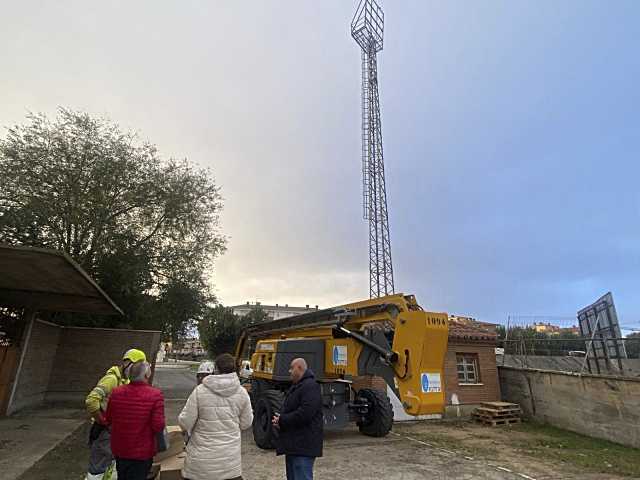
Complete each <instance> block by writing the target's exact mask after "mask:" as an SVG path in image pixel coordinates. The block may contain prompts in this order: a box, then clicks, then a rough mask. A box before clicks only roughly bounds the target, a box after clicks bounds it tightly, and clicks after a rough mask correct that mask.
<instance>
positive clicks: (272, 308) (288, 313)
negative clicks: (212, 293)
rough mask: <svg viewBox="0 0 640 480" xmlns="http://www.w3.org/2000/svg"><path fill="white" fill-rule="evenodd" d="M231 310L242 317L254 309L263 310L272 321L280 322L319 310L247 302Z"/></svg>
mask: <svg viewBox="0 0 640 480" xmlns="http://www.w3.org/2000/svg"><path fill="white" fill-rule="evenodd" d="M231 308H232V309H233V313H234V314H236V315H239V316H241V317H242V316H244V315H247V314H248V313H249V312H251V310H253V309H254V308H262V310H264V311H265V312H266V314H267V315H268V316H269V318H270V319H271V320H279V319H281V318H286V317H292V316H294V315H300V314H302V313H309V312H315V311H316V310H318V305H315V306H314V307H311V306H309V305H306V306H304V307H293V306H289V304H288V303H285V304H284V305H279V304H277V303H276V304H275V305H263V304H262V303H260V302H255V303H251V302H247V303H244V304H242V305H235V306H233V307H231Z"/></svg>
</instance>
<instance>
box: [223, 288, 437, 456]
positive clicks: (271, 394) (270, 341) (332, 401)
mask: <svg viewBox="0 0 640 480" xmlns="http://www.w3.org/2000/svg"><path fill="white" fill-rule="evenodd" d="M447 320H448V317H447V314H446V313H433V312H425V311H424V310H422V308H421V307H420V306H419V305H418V303H417V302H416V299H415V297H414V296H413V295H403V294H396V295H389V296H386V297H380V298H375V299H371V300H365V301H362V302H357V303H351V304H348V305H343V306H340V307H335V308H328V309H324V310H318V311H315V312H311V313H305V314H302V315H296V316H293V317H288V318H284V319H281V320H275V321H272V322H266V323H261V324H255V325H251V326H249V327H248V328H246V329H245V331H244V332H243V333H242V335H241V337H240V339H239V340H238V343H237V345H236V352H235V353H236V359H237V361H238V362H239V363H240V362H241V361H242V360H243V359H245V358H248V357H250V358H251V368H252V369H253V373H252V374H251V378H250V392H249V393H250V396H251V402H252V405H253V408H254V421H253V436H254V440H255V442H256V444H257V445H258V446H259V447H261V448H274V447H275V439H276V435H277V431H274V430H273V429H272V426H271V418H272V416H273V415H274V414H275V413H278V412H279V411H280V409H281V407H282V400H283V398H284V393H285V392H286V390H287V389H288V388H289V387H290V386H291V380H290V378H289V364H290V363H291V360H293V359H294V358H297V357H302V358H304V359H305V360H306V362H307V365H308V366H309V368H311V369H312V370H313V372H314V373H315V375H316V379H317V381H318V382H319V383H320V386H321V391H322V399H323V414H324V426H325V429H328V430H334V429H340V428H343V427H345V426H346V425H347V424H348V423H349V422H352V421H354V422H356V424H357V425H358V427H359V429H360V432H362V433H363V434H365V435H370V436H376V437H381V436H385V435H387V434H388V433H389V431H390V430H391V426H392V423H393V409H392V406H391V402H390V400H389V397H388V396H387V394H386V392H384V391H380V390H376V389H370V388H361V389H359V390H357V391H356V390H355V389H354V388H353V386H352V382H353V380H354V379H356V378H357V377H361V376H365V375H375V376H379V377H382V378H383V379H384V380H385V382H386V384H387V385H388V387H389V389H390V390H391V392H393V394H394V395H396V396H397V397H398V398H399V399H400V401H401V402H402V407H403V408H404V411H405V412H406V413H407V414H409V415H414V416H418V415H424V414H433V413H441V412H442V411H443V408H444V389H443V383H442V377H443V372H442V370H443V366H444V356H445V352H446V349H447V338H448V322H447Z"/></svg>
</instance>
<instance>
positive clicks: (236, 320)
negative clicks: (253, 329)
mask: <svg viewBox="0 0 640 480" xmlns="http://www.w3.org/2000/svg"><path fill="white" fill-rule="evenodd" d="M268 319H269V317H268V316H267V313H266V312H265V311H264V310H263V309H262V307H260V306H256V307H254V308H253V309H251V311H250V312H249V313H248V314H247V315H244V316H240V315H236V314H234V313H233V309H232V308H229V307H224V306H222V305H217V306H216V307H214V308H208V309H207V310H206V313H205V314H204V316H203V318H202V319H201V320H200V322H199V323H198V332H199V334H200V341H201V342H202V344H203V346H204V348H206V349H207V351H208V352H209V356H210V357H211V358H215V357H216V356H217V355H220V354H221V353H231V354H233V353H234V350H235V346H236V342H237V341H238V338H240V334H241V333H242V330H244V329H245V328H247V327H248V326H249V325H253V324H255V323H261V322H264V321H267V320H268Z"/></svg>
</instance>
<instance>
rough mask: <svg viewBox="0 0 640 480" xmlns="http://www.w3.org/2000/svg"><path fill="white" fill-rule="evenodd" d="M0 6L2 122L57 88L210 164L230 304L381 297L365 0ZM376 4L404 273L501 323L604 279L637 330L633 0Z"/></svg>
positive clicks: (405, 279)
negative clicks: (369, 144) (366, 172)
mask: <svg viewBox="0 0 640 480" xmlns="http://www.w3.org/2000/svg"><path fill="white" fill-rule="evenodd" d="M0 7H1V8H0V11H1V12H2V13H1V14H0V58H1V59H2V60H1V63H0V125H1V126H2V127H8V126H11V125H13V124H15V123H20V122H23V121H24V120H25V114H26V113H27V112H28V111H34V112H45V113H47V114H50V115H54V114H55V110H56V108H57V107H58V106H65V107H69V108H72V109H78V110H84V111H88V112H90V113H92V114H96V115H107V116H108V117H109V118H111V119H112V120H114V121H116V122H118V123H119V124H120V125H121V126H122V127H123V128H126V129H134V130H136V131H138V132H139V133H140V135H141V136H142V137H143V138H146V139H148V140H150V141H151V142H153V143H155V144H157V146H158V148H159V150H160V152H161V153H162V154H163V155H164V156H166V157H169V156H174V157H187V158H189V159H190V160H192V161H193V162H196V163H198V164H200V165H202V166H207V167H210V168H211V169H212V170H213V173H214V175H215V177H216V179H217V182H218V183H219V184H220V185H221V187H222V193H223V196H224V198H225V209H224V214H223V217H222V222H223V223H222V228H223V231H224V233H225V234H227V235H228V236H229V249H228V252H227V253H226V254H225V255H224V256H223V257H222V258H220V259H219V260H218V261H217V262H216V266H215V269H214V271H213V272H212V278H213V282H214V283H215V288H216V292H217V294H218V297H219V299H220V300H221V301H222V302H223V303H225V304H235V303H243V302H245V301H247V300H251V301H255V300H259V301H262V302H263V303H276V302H277V303H289V304H295V305H304V304H311V305H315V304H319V305H320V306H321V307H326V306H331V305H335V304H340V303H343V302H346V301H351V300H358V299H362V298H365V297H366V296H367V295H368V263H367V262H368V256H367V225H366V223H365V222H364V221H363V220H362V213H361V192H360V185H361V179H360V130H359V129H360V77H359V75H360V53H359V50H358V47H357V45H356V44H355V42H354V41H353V40H352V39H351V37H350V34H349V23H350V21H351V17H352V15H353V12H354V11H355V7H356V1H355V0H354V1H350V0H322V1H319V0H316V1H310V0H309V1H302V0H291V1H284V0H278V1H276V0H272V1H248V0H247V1H242V2H238V1H231V0H229V1H224V2H223V1H208V2H203V1H184V0H183V1H172V2H167V1H157V0H154V1H138V2H129V1H121V2H117V1H109V2H97V1H93V2H87V1H85V0H83V1H78V2H71V1H63V2H35V1H20V2H16V1H10V0H0ZM383 7H384V9H385V14H386V17H385V22H386V24H385V44H384V50H383V51H382V52H381V53H380V54H379V55H380V56H379V81H380V93H381V104H382V124H383V139H384V146H385V150H384V151H385V157H386V158H385V162H386V170H387V189H388V190H387V191H388V195H389V212H390V213H389V214H390V224H391V242H392V250H393V262H394V269H395V274H396V275H395V276H396V288H397V289H398V290H399V291H402V292H405V293H415V294H416V295H417V296H418V300H419V301H420V303H421V304H422V305H423V307H425V308H427V309H432V310H438V311H448V312H450V313H458V314H468V315H472V316H475V317H479V318H481V319H484V320H488V321H496V322H502V321H505V320H506V319H507V316H508V315H509V314H512V315H513V314H517V315H529V314H545V315H553V316H572V315H574V314H575V312H576V310H578V309H579V308H581V307H583V306H585V305H587V304H589V303H591V302H592V301H593V300H595V299H596V298H597V297H599V296H600V295H601V294H603V293H605V292H607V291H609V290H611V291H612V292H613V294H614V299H615V300H616V304H617V307H618V313H619V316H620V317H621V323H622V324H623V325H636V326H640V294H639V292H638V274H639V273H640V193H639V188H638V184H639V181H640V162H639V158H638V157H639V155H638V153H639V152H640V145H639V142H640V113H639V112H640V87H639V85H640V81H639V79H640V55H638V46H639V45H638V42H639V39H640V2H637V1H634V0H631V1H622V0H616V1H615V2H607V1H604V0H601V1H586V0H571V1H570V0H564V1H556V0H553V1H551V0H549V1H529V2H524V1H477V2H471V1H464V2H463V1H460V2H451V1H444V0H443V1H438V2H433V1H425V0H417V1H402V0H393V1H389V0H387V1H386V2H384V3H383ZM1 134H2V135H3V134H4V133H1Z"/></svg>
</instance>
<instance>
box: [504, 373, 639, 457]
mask: <svg viewBox="0 0 640 480" xmlns="http://www.w3.org/2000/svg"><path fill="white" fill-rule="evenodd" d="M498 371H499V375H500V385H501V390H502V398H503V400H505V401H508V402H514V403H518V404H520V406H521V407H522V410H523V412H524V414H525V415H526V416H528V417H531V418H534V419H536V420H539V421H541V422H545V423H549V424H551V425H554V426H557V427H560V428H564V429H566V430H571V431H574V432H577V433H582V434H584V435H589V436H591V437H597V438H603V439H606V440H610V441H613V442H617V443H621V444H624V445H628V446H632V447H636V448H640V379H637V378H621V377H613V376H605V375H588V374H584V375H579V374H575V373H566V372H557V371H550V370H536V369H524V368H516V367H506V366H505V367H499V368H498Z"/></svg>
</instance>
